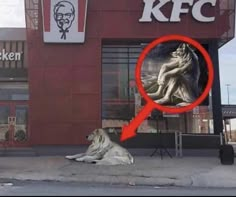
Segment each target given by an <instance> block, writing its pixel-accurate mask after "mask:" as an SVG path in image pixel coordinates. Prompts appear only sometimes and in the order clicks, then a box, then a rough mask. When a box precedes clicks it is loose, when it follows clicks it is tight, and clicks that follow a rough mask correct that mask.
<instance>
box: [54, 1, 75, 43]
mask: <svg viewBox="0 0 236 197" xmlns="http://www.w3.org/2000/svg"><path fill="white" fill-rule="evenodd" d="M54 19H55V21H56V23H57V26H58V28H59V29H60V30H59V32H60V33H62V36H61V39H64V40H66V33H68V32H69V29H70V27H71V25H72V23H73V21H74V20H75V7H74V5H73V4H72V3H70V2H68V1H59V2H58V3H57V4H56V5H55V6H54Z"/></svg>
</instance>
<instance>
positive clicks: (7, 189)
mask: <svg viewBox="0 0 236 197" xmlns="http://www.w3.org/2000/svg"><path fill="white" fill-rule="evenodd" d="M6 183H10V184H6ZM0 185H1V186H0V195H1V196H39V195H41V196H51V195H54V196H80V195H81V196H82V195H83V196H89V195H91V196H125V195H127V196H233V195H235V194H236V188H232V189H225V188H214V189H206V188H176V187H170V188H161V187H140V186H121V185H119V186H117V185H116V186H115V185H93V184H84V183H83V184H80V183H61V182H42V181H40V182H27V181H26V182H21V181H20V182H19V181H8V182H1V183H0Z"/></svg>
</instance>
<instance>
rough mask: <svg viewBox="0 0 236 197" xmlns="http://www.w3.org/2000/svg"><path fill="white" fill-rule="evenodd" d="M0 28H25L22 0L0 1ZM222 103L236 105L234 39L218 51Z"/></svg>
mask: <svg viewBox="0 0 236 197" xmlns="http://www.w3.org/2000/svg"><path fill="white" fill-rule="evenodd" d="M0 27H25V17H24V0H0ZM219 61H220V80H221V98H222V103H223V104H227V103H228V93H227V86H226V84H230V86H229V102H230V104H236V77H235V75H236V39H233V40H232V41H230V42H229V43H227V44H226V45H224V46H223V47H222V48H221V49H220V50H219Z"/></svg>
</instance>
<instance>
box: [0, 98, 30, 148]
mask: <svg viewBox="0 0 236 197" xmlns="http://www.w3.org/2000/svg"><path fill="white" fill-rule="evenodd" d="M28 133H29V132H28V105H27V103H24V102H19V103H18V102H17V103H11V102H9V103H7V102H6V103H0V146H4V147H13V146H25V145H27V142H28Z"/></svg>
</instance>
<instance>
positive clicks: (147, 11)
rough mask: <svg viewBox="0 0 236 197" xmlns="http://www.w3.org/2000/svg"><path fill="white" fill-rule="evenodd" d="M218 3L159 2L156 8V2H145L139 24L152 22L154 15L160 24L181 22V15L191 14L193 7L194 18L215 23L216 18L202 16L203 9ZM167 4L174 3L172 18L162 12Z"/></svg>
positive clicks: (210, 0) (202, 0) (203, 0)
mask: <svg viewBox="0 0 236 197" xmlns="http://www.w3.org/2000/svg"><path fill="white" fill-rule="evenodd" d="M216 1H217V0H198V1H196V2H195V3H194V0H158V2H159V3H158V4H157V5H155V6H154V4H155V2H156V0H143V2H144V4H145V5H144V10H143V15H142V18H140V19H139V22H152V15H153V16H154V17H155V19H156V20H157V21H160V22H180V21H181V18H180V15H181V14H186V13H189V12H190V7H192V10H191V11H192V16H193V18H195V19H196V20H197V21H200V22H213V21H215V17H214V16H211V17H209V16H204V15H203V14H202V8H203V6H204V5H206V4H210V5H211V6H215V5H216ZM167 3H172V5H173V6H172V12H171V16H166V15H164V14H163V12H162V11H161V8H163V7H164V6H165V5H166V4H167ZM183 4H187V5H188V6H189V7H188V8H183Z"/></svg>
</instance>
